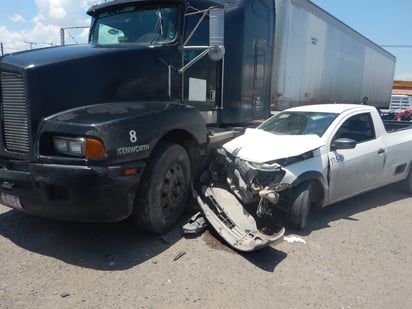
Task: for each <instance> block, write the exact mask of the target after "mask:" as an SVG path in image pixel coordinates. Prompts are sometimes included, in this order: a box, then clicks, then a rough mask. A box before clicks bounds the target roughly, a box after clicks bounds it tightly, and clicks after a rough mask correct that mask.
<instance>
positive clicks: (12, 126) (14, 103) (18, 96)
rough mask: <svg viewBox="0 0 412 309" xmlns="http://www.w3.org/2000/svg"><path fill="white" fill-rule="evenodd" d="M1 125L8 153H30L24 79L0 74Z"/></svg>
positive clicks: (11, 74)
mask: <svg viewBox="0 0 412 309" xmlns="http://www.w3.org/2000/svg"><path fill="white" fill-rule="evenodd" d="M0 87H1V88H0V89H1V92H0V94H1V97H0V104H1V120H2V122H1V124H2V131H3V141H4V146H5V148H6V150H7V151H15V152H21V153H28V152H29V148H30V146H29V119H28V112H27V102H26V96H25V91H24V82H23V78H22V77H21V76H20V75H18V74H13V73H8V72H0Z"/></svg>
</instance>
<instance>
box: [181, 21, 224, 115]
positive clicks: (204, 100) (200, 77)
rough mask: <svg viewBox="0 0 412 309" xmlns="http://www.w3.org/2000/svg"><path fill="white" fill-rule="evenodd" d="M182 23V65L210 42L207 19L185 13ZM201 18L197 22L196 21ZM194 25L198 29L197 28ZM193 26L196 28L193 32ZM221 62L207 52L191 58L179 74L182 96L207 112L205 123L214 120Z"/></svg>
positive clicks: (189, 102) (185, 100)
mask: <svg viewBox="0 0 412 309" xmlns="http://www.w3.org/2000/svg"><path fill="white" fill-rule="evenodd" d="M186 18H187V19H186V26H185V37H184V40H185V46H186V47H185V49H184V51H183V65H187V64H188V63H190V61H192V60H194V59H195V58H196V57H197V56H199V55H200V54H201V53H202V52H203V51H204V50H205V48H202V47H207V46H208V45H209V21H208V17H207V16H205V17H204V18H203V20H202V14H188V15H187V17H186ZM199 21H200V23H199ZM196 27H197V28H196ZM194 29H195V31H193V30H194ZM221 65H222V61H213V60H211V59H210V58H209V57H208V56H207V55H206V56H204V57H202V58H200V59H199V60H198V61H194V62H193V65H191V66H190V67H189V68H188V69H186V70H185V71H184V72H183V73H182V97H183V101H184V103H186V104H189V105H193V106H196V107H197V108H198V109H199V110H200V111H202V112H203V114H204V115H205V116H206V115H207V122H208V123H216V122H217V114H216V110H217V108H218V106H219V104H220V91H219V88H220V81H219V76H220V68H221Z"/></svg>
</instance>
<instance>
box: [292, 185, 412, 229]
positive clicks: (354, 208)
mask: <svg viewBox="0 0 412 309" xmlns="http://www.w3.org/2000/svg"><path fill="white" fill-rule="evenodd" d="M408 197H410V196H409V195H407V194H405V193H403V192H402V191H401V189H400V188H399V184H392V185H388V186H385V187H382V188H379V189H376V190H373V191H370V192H367V193H364V194H361V195H358V196H355V197H352V198H350V199H347V200H344V201H342V202H339V203H336V204H333V205H330V206H327V207H325V208H315V209H311V214H310V218H309V223H308V226H307V227H306V228H305V229H304V230H303V231H297V230H293V229H287V234H289V233H294V234H299V235H309V234H310V233H311V232H312V231H315V230H320V229H323V228H328V227H330V222H333V221H336V220H342V219H343V220H355V221H357V219H356V218H353V217H352V216H354V215H355V214H358V213H361V212H364V211H367V210H370V209H373V208H378V207H385V206H387V205H388V204H390V203H393V202H396V201H399V200H402V199H405V198H408Z"/></svg>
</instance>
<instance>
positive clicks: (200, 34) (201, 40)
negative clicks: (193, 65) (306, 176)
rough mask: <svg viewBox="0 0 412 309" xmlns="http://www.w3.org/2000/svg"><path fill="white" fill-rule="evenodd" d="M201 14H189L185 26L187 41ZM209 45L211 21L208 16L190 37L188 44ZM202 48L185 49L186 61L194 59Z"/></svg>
mask: <svg viewBox="0 0 412 309" xmlns="http://www.w3.org/2000/svg"><path fill="white" fill-rule="evenodd" d="M201 16H202V15H201V14H194V15H189V16H188V17H187V19H186V26H185V41H186V40H187V39H188V38H189V36H190V35H191V34H192V32H193V29H195V27H196V25H197V24H198V23H199V20H200V18H201ZM208 45H209V23H208V18H207V17H206V18H205V19H204V20H203V21H202V22H201V23H200V24H199V26H198V28H197V29H196V31H195V32H194V33H193V35H192V36H191V37H190V40H189V41H188V42H187V46H208ZM201 52H202V51H201V50H196V49H193V50H186V51H185V62H188V61H190V60H192V59H193V58H194V57H196V56H197V55H199V54H200V53H201Z"/></svg>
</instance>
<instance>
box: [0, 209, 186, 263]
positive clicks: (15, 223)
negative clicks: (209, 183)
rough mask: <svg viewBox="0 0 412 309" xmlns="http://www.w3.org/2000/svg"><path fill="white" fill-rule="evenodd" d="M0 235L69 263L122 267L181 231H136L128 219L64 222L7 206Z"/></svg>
mask: <svg viewBox="0 0 412 309" xmlns="http://www.w3.org/2000/svg"><path fill="white" fill-rule="evenodd" d="M0 235H2V236H3V237H5V238H7V239H9V240H10V241H12V242H13V243H15V244H16V245H17V246H20V247H22V248H24V249H26V250H29V251H32V252H36V253H39V254H42V255H46V256H50V257H54V258H56V259H59V260H61V261H64V262H66V263H69V264H73V265H78V266H81V267H86V268H92V269H98V270H123V269H128V268H131V267H133V266H136V265H138V264H140V263H142V262H144V261H146V260H149V259H151V258H152V257H154V256H156V255H158V254H159V253H161V252H163V251H165V250H166V249H168V248H169V247H170V246H171V245H173V244H174V243H176V242H177V241H178V240H179V239H180V238H181V231H180V229H179V228H178V227H175V228H174V229H173V230H172V231H170V232H169V233H167V234H165V235H161V236H156V235H151V234H146V233H144V232H141V231H139V230H138V229H136V227H135V226H134V224H133V222H132V221H131V220H125V221H122V222H118V223H78V222H65V221H55V220H48V219H44V218H39V217H34V216H30V215H27V214H23V213H20V212H18V211H16V210H10V211H8V212H5V213H2V214H0Z"/></svg>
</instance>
